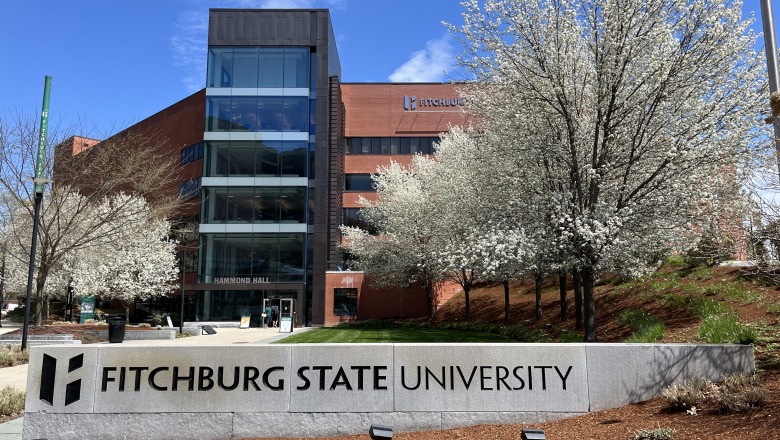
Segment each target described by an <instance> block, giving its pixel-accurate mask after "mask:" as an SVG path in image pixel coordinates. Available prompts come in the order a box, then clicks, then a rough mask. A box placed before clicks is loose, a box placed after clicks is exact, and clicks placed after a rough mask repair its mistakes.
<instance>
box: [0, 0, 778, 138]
mask: <svg viewBox="0 0 780 440" xmlns="http://www.w3.org/2000/svg"><path fill="white" fill-rule="evenodd" d="M774 3H775V5H774V7H775V11H774V12H775V15H776V16H778V10H780V3H778V2H774ZM262 7H272V8H273V7H277V8H278V7H288V8H310V7H317V8H329V9H331V14H332V17H331V19H332V21H333V28H334V32H335V34H336V41H337V44H338V48H339V56H340V58H341V67H342V73H343V78H342V81H345V82H346V81H348V82H386V81H411V82H414V81H446V80H447V79H448V77H447V75H445V74H444V73H443V72H444V71H451V70H452V65H453V64H454V56H455V54H456V53H457V52H458V48H457V45H456V42H455V41H454V40H453V39H452V38H451V37H449V36H448V35H447V31H446V29H445V27H444V26H443V25H442V24H441V23H442V21H446V22H450V23H454V24H459V23H461V22H462V20H461V17H460V13H461V11H462V7H461V6H460V4H459V2H458V1H457V0H132V1H131V0H69V1H62V0H41V1H9V2H7V3H4V4H3V11H2V14H0V49H1V50H2V53H3V61H2V62H0V85H1V86H0V114H2V113H3V112H24V113H36V114H37V113H38V112H39V111H40V107H41V101H42V95H43V78H44V75H51V76H52V77H53V80H52V95H51V107H50V115H51V118H52V119H51V121H52V122H51V123H52V124H53V125H54V124H57V123H59V124H60V125H67V124H70V123H73V122H78V123H79V124H80V128H79V131H80V132H81V134H83V135H86V136H91V137H96V138H103V137H105V136H107V135H108V134H111V133H113V132H116V131H118V130H120V129H122V128H125V127H126V126H128V125H130V124H133V123H135V122H137V121H139V120H141V119H144V118H146V117H148V116H150V115H152V114H154V113H156V112H158V111H160V110H162V109H164V108H165V107H167V106H169V105H171V104H173V103H175V102H176V101H179V100H181V99H183V98H185V97H187V96H189V95H190V94H191V93H193V92H195V91H196V90H198V89H200V88H202V87H203V86H204V84H205V67H206V27H207V22H208V9H209V8H262ZM744 9H745V11H746V13H748V14H749V13H750V11H754V12H755V17H756V23H755V25H754V28H755V29H756V32H760V31H761V20H760V9H759V0H746V1H745V6H744ZM775 20H776V23H780V16H778V17H777V18H775Z"/></svg>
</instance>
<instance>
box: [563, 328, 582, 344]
mask: <svg viewBox="0 0 780 440" xmlns="http://www.w3.org/2000/svg"><path fill="white" fill-rule="evenodd" d="M558 339H559V340H560V341H561V342H582V335H580V333H579V332H576V331H572V330H567V329H565V328H562V329H561V331H560V333H559V335H558Z"/></svg>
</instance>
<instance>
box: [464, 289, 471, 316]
mask: <svg viewBox="0 0 780 440" xmlns="http://www.w3.org/2000/svg"><path fill="white" fill-rule="evenodd" d="M470 291H471V286H469V285H466V287H464V288H463V297H464V298H466V321H468V320H469V318H471V302H470V299H469V292H470Z"/></svg>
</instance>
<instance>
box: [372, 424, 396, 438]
mask: <svg viewBox="0 0 780 440" xmlns="http://www.w3.org/2000/svg"><path fill="white" fill-rule="evenodd" d="M368 435H369V437H371V439H372V440H385V439H391V438H393V428H390V427H387V426H379V425H371V427H370V428H369V429H368Z"/></svg>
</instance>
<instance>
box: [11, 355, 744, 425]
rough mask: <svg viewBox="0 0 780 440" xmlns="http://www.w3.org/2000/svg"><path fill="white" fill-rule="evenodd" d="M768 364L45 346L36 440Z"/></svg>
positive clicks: (27, 421) (469, 412)
mask: <svg viewBox="0 0 780 440" xmlns="http://www.w3.org/2000/svg"><path fill="white" fill-rule="evenodd" d="M754 369H755V364H754V353H753V347H752V346H747V345H691V344H669V345H663V344H301V345H296V344H291V345H252V346H240V347H237V346H177V347H152V346H139V345H132V346H118V345H115V344H95V345H82V346H70V347H65V346H43V347H32V349H31V354H30V363H29V368H28V378H27V400H26V404H25V417H24V428H23V438H24V439H40V438H45V439H48V440H55V439H82V438H86V437H96V438H101V439H141V440H142V439H150V440H151V439H155V440H156V439H160V438H164V439H175V440H185V439H187V440H189V439H214V440H227V439H231V438H242V437H323V436H336V435H352V434H362V433H367V432H368V428H369V426H370V425H372V424H375V425H382V426H390V427H392V428H393V429H394V430H395V431H397V432H403V431H419V430H439V429H449V428H454V427H460V426H470V425H477V424H507V423H540V422H545V421H549V420H557V419H561V418H567V417H573V416H577V415H580V414H585V413H588V412H591V411H598V410H602V409H607V408H612V407H617V406H622V405H625V404H628V403H633V402H640V401H643V400H647V399H650V398H653V397H655V396H657V395H658V394H659V393H660V392H661V390H663V389H664V388H665V387H667V386H669V385H671V384H673V383H676V382H680V381H682V380H685V379H688V378H691V377H703V378H707V379H710V380H712V381H721V380H723V379H725V378H726V377H727V376H728V375H730V374H732V373H735V372H748V373H751V372H753V371H754Z"/></svg>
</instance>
